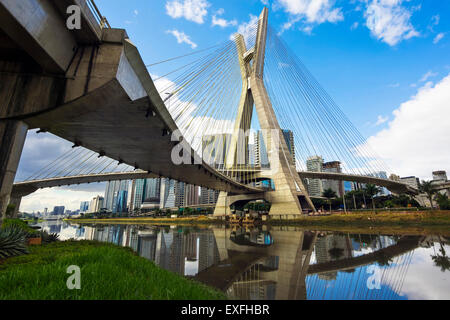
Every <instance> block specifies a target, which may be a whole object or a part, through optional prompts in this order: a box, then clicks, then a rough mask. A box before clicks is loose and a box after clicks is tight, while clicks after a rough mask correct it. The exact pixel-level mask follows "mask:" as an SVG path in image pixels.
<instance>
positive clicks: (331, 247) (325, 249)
mask: <svg viewBox="0 0 450 320" xmlns="http://www.w3.org/2000/svg"><path fill="white" fill-rule="evenodd" d="M352 250H353V247H352V242H351V240H350V238H349V237H348V236H344V235H335V234H332V235H326V236H324V237H321V238H317V241H316V244H315V246H314V252H315V255H316V261H317V263H324V262H329V261H334V260H341V259H345V258H351V257H352ZM336 275H337V272H327V273H322V274H320V275H319V278H321V279H324V280H332V279H336Z"/></svg>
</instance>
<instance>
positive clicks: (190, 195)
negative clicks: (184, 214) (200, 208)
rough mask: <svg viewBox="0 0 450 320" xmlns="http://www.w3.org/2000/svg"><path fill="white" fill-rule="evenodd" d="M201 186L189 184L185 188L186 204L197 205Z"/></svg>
mask: <svg viewBox="0 0 450 320" xmlns="http://www.w3.org/2000/svg"><path fill="white" fill-rule="evenodd" d="M198 191H199V187H197V186H194V185H192V184H188V185H187V186H186V189H185V197H184V205H185V206H195V205H198V204H199V192H198Z"/></svg>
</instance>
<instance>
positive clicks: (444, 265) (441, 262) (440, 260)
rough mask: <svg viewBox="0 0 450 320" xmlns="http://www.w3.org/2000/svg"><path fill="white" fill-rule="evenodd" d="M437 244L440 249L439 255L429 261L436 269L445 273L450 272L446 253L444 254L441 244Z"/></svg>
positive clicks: (449, 261) (449, 262) (433, 256)
mask: <svg viewBox="0 0 450 320" xmlns="http://www.w3.org/2000/svg"><path fill="white" fill-rule="evenodd" d="M439 244H440V245H441V248H440V249H439V252H440V253H441V254H440V255H439V254H436V255H432V256H431V259H432V260H433V262H434V264H435V265H436V267H440V268H441V271H442V272H446V271H449V270H450V259H449V257H447V253H446V252H445V249H444V246H443V245H442V242H439Z"/></svg>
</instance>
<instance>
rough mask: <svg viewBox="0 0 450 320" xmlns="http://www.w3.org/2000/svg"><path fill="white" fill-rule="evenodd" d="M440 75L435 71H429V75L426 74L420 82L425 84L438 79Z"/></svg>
mask: <svg viewBox="0 0 450 320" xmlns="http://www.w3.org/2000/svg"><path fill="white" fill-rule="evenodd" d="M437 75H438V74H437V73H436V72H433V71H428V72H427V73H425V74H424V75H423V76H422V78H421V79H420V80H419V81H420V82H425V81H427V80H428V79H430V78H433V77H436V76H437Z"/></svg>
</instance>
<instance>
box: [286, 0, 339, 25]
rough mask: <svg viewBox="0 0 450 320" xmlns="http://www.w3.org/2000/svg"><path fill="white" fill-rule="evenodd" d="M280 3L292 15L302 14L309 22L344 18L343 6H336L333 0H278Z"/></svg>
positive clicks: (334, 20) (335, 20) (332, 20)
mask: <svg viewBox="0 0 450 320" xmlns="http://www.w3.org/2000/svg"><path fill="white" fill-rule="evenodd" d="M278 3H279V5H280V6H281V7H282V8H284V10H285V11H286V12H288V13H290V14H292V15H296V16H301V17H303V18H304V19H306V21H307V22H309V23H324V22H337V21H341V20H343V19H344V16H343V14H342V11H341V10H342V9H341V8H334V1H332V0H278Z"/></svg>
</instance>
